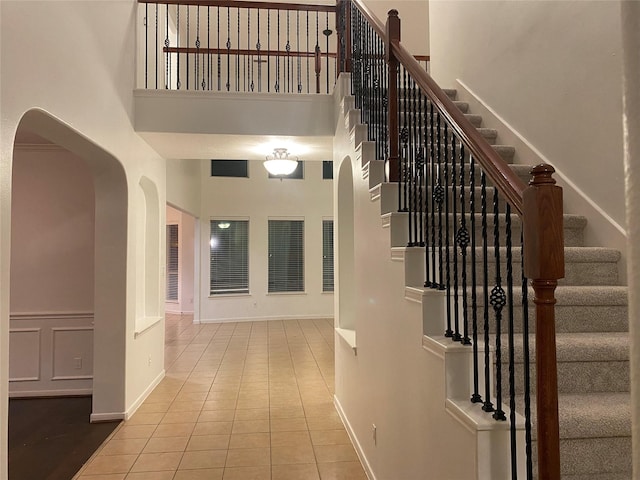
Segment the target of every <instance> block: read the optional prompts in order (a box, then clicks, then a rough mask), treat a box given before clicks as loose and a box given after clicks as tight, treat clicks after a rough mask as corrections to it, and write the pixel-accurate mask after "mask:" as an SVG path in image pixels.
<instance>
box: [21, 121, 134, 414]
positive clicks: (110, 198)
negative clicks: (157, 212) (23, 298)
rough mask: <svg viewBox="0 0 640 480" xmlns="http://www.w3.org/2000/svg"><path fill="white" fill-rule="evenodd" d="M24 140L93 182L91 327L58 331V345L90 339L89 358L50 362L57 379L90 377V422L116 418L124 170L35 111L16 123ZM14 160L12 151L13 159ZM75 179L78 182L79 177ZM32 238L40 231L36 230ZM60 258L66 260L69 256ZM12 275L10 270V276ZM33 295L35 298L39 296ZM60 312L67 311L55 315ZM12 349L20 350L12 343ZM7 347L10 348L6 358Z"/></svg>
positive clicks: (121, 387)
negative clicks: (71, 372) (71, 373)
mask: <svg viewBox="0 0 640 480" xmlns="http://www.w3.org/2000/svg"><path fill="white" fill-rule="evenodd" d="M25 137H26V138H29V137H31V138H35V137H37V138H40V139H44V143H47V144H48V145H50V146H51V147H48V148H55V149H56V151H58V152H59V153H61V154H62V155H65V153H64V152H66V156H67V157H68V158H67V160H69V159H71V158H73V159H74V160H73V161H76V162H82V163H83V164H84V167H85V168H86V174H87V176H86V177H85V178H86V179H92V182H93V190H94V198H93V201H94V212H93V215H94V218H93V222H94V229H93V245H92V250H93V269H92V271H93V274H92V276H93V278H92V282H91V286H90V287H86V286H85V288H88V289H90V290H92V292H91V293H92V304H93V325H92V327H93V328H92V330H91V328H85V327H82V328H85V329H84V330H82V329H80V330H58V331H57V332H62V334H60V336H59V343H60V345H64V344H65V342H67V343H68V342H71V341H72V340H71V339H70V335H71V336H73V334H68V335H66V336H65V335H64V332H81V335H84V337H85V341H86V340H87V338H86V337H87V336H88V335H89V336H90V337H92V340H89V341H90V342H91V343H92V345H91V346H92V351H91V353H90V355H91V356H92V359H91V358H89V357H87V358H84V357H83V356H82V355H77V354H75V353H70V351H67V352H66V353H65V354H61V358H59V359H56V358H55V356H54V357H53V359H51V361H52V362H53V363H55V362H56V361H58V363H59V365H60V368H61V372H62V374H60V375H57V376H58V377H64V376H65V374H64V369H65V368H66V367H68V368H71V369H77V370H80V371H81V372H83V373H84V375H83V376H85V377H88V378H90V379H91V387H90V388H91V391H92V394H93V402H92V414H91V421H101V420H111V419H119V418H121V417H122V413H123V412H124V410H125V339H126V285H127V275H126V274H127V268H126V266H127V265H126V261H127V205H128V200H127V183H126V176H125V172H124V169H123V168H122V165H121V164H120V162H119V161H118V160H117V159H116V158H115V157H113V156H112V155H111V154H109V153H108V152H106V151H105V150H103V149H102V148H100V147H98V146H97V145H95V144H94V143H93V142H91V141H90V140H89V139H87V138H86V137H84V136H82V135H81V134H79V133H78V132H76V131H75V130H73V129H72V128H70V127H69V126H68V125H65V124H64V123H62V122H61V121H59V120H58V119H56V118H54V117H53V116H51V115H50V114H48V113H47V112H45V111H43V110H39V109H33V110H30V111H28V112H27V113H25V114H24V116H23V117H22V119H21V121H20V123H19V125H18V129H17V135H16V140H15V141H14V146H16V145H19V142H20V141H21V139H23V138H25ZM15 158H16V155H15V150H14V161H15ZM69 161H71V160H69ZM78 180H79V181H81V180H82V177H81V178H79V179H78ZM86 193H87V192H85V194H86ZM85 220H86V219H85ZM59 227H60V228H63V227H64V225H62V224H59ZM85 227H86V222H85ZM33 235H43V233H42V232H37V231H36V232H33ZM85 240H86V239H85ZM85 244H86V242H85ZM65 248H70V249H73V245H72V244H70V243H63V244H61V245H59V251H60V252H62V251H63V249H65ZM67 253H68V252H67ZM84 253H85V254H86V253H87V252H84ZM71 254H73V252H71ZM60 257H61V258H62V259H66V260H65V261H69V260H68V255H66V256H65V255H60ZM14 273H15V272H13V271H12V272H11V276H12V278H13V275H14ZM85 273H86V272H85ZM12 287H13V286H12ZM34 294H35V295H36V296H37V294H38V292H34ZM61 308H62V307H61ZM50 313H51V314H52V315H53V314H55V312H50ZM61 313H65V312H63V311H62V312H58V314H61ZM67 313H69V312H67ZM71 313H73V312H71ZM53 316H55V315H53ZM23 340H25V337H23ZM27 340H28V339H27ZM12 347H14V348H18V347H17V346H16V345H12ZM11 349H12V348H11V347H10V355H11ZM87 355H89V354H87ZM78 358H80V360H78ZM87 362H89V363H90V364H91V367H92V368H91V369H90V370H91V371H90V373H87V372H85V371H84V369H85V368H86V367H87V365H86V363H87ZM78 366H80V368H77V367H78ZM54 367H55V365H54ZM51 371H53V370H51ZM52 375H53V377H54V379H53V380H54V381H55V376H56V372H55V371H53V374H52Z"/></svg>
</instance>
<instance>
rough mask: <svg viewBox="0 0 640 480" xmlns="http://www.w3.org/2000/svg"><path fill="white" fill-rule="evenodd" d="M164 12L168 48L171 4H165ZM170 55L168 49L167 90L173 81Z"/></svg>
mask: <svg viewBox="0 0 640 480" xmlns="http://www.w3.org/2000/svg"><path fill="white" fill-rule="evenodd" d="M164 12H165V22H164V25H165V28H166V34H165V37H164V46H165V48H167V49H168V48H169V45H171V42H170V40H169V5H168V4H167V5H165V10H164ZM169 55H170V54H169V51H168V50H167V52H166V59H165V65H164V67H165V70H166V78H165V82H164V88H165V89H167V90H168V89H169V87H170V82H171V71H170V68H169V66H170V65H171V62H170V58H171V57H170V56H169Z"/></svg>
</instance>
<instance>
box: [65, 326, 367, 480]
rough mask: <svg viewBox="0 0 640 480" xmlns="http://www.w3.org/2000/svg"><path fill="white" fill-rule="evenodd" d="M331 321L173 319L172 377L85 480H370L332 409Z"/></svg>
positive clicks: (86, 471) (103, 451) (169, 344)
mask: <svg viewBox="0 0 640 480" xmlns="http://www.w3.org/2000/svg"><path fill="white" fill-rule="evenodd" d="M333 336H334V331H333V323H332V321H330V320H286V321H270V322H251V323H223V324H207V325H194V324H193V323H192V319H191V317H189V316H179V315H167V335H166V348H165V369H166V377H165V378H164V379H163V381H162V382H161V383H160V385H158V387H156V389H155V390H154V391H153V392H152V393H151V395H150V396H149V397H148V398H147V400H146V401H145V402H144V404H143V405H142V406H141V407H140V408H139V409H138V411H137V412H136V413H135V415H133V417H132V418H131V419H130V420H129V421H127V422H123V423H122V424H121V425H120V426H119V427H118V428H117V429H116V431H115V432H114V433H113V435H112V436H111V437H110V438H109V439H108V440H107V441H106V442H105V443H104V444H103V445H102V447H101V448H100V450H98V452H96V454H95V455H94V456H93V457H92V459H91V460H90V461H89V462H88V463H87V464H86V465H85V466H84V467H83V469H82V470H81V471H80V472H79V473H78V475H77V476H76V477H75V478H76V479H77V480H125V479H126V480H147V479H149V480H150V479H153V480H200V479H207V480H216V479H218V480H262V479H270V480H307V479H314V480H338V479H340V480H366V478H367V477H366V475H365V473H364V471H363V469H362V466H361V464H360V462H359V461H358V457H357V455H356V453H355V451H354V449H353V447H352V445H351V443H350V441H349V437H348V436H347V433H346V431H345V430H344V427H343V425H342V422H341V421H340V418H339V417H338V415H337V414H336V411H335V407H334V405H333V385H334V363H333Z"/></svg>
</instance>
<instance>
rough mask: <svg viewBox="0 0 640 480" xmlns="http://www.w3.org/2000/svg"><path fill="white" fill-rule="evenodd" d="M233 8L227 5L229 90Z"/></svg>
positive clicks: (229, 84) (229, 82)
mask: <svg viewBox="0 0 640 480" xmlns="http://www.w3.org/2000/svg"><path fill="white" fill-rule="evenodd" d="M230 63H231V9H230V8H229V7H227V92H228V91H229V90H230V89H231V77H230V72H231V64H230Z"/></svg>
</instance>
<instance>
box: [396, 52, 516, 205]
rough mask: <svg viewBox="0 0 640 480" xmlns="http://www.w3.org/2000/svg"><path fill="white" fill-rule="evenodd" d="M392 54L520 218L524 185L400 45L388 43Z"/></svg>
mask: <svg viewBox="0 0 640 480" xmlns="http://www.w3.org/2000/svg"><path fill="white" fill-rule="evenodd" d="M391 48H392V49H393V54H394V55H395V56H396V57H397V58H398V60H399V61H400V63H401V64H402V65H403V66H404V68H405V69H406V70H407V72H409V73H410V74H411V77H412V78H413V79H414V80H415V82H416V83H417V85H418V86H419V87H420V88H421V89H422V90H423V91H424V92H425V93H426V94H427V96H428V97H429V99H430V100H431V101H432V102H433V103H434V105H436V106H437V107H438V110H439V111H440V113H441V114H442V115H443V116H444V117H445V118H446V119H447V121H448V122H449V124H450V125H451V128H453V129H454V130H455V133H456V134H457V135H458V136H459V137H460V139H461V140H462V142H463V143H466V144H467V146H468V148H469V149H470V150H471V153H473V155H474V158H475V159H476V160H477V161H478V163H480V165H482V168H483V169H484V170H485V172H486V173H487V175H488V176H489V178H490V179H491V181H492V182H494V184H495V185H496V186H497V187H498V190H499V191H500V193H502V194H503V195H504V196H505V197H506V199H507V200H508V201H509V203H510V204H511V207H512V208H513V209H514V210H516V211H517V212H518V214H519V215H522V213H523V209H522V195H523V193H524V190H525V188H526V185H525V183H524V182H523V181H522V180H521V179H520V178H519V177H518V176H517V175H516V174H515V172H514V171H513V170H512V169H511V168H509V166H508V165H507V163H506V162H505V161H504V160H503V159H502V158H501V157H500V155H498V153H496V151H495V150H494V149H493V148H492V147H491V145H489V144H488V143H487V141H486V140H485V139H484V138H483V137H482V135H481V134H480V133H479V132H478V130H477V129H476V128H475V127H474V126H473V125H472V124H471V122H469V120H467V118H466V117H465V116H464V114H463V113H462V112H461V111H460V109H459V108H457V107H456V106H455V105H454V103H453V102H452V101H451V100H450V99H449V97H448V96H447V94H446V93H444V91H443V90H442V89H441V88H440V87H439V86H438V84H437V83H436V82H435V81H434V80H433V79H432V78H431V76H430V75H429V74H428V73H427V72H426V71H425V70H424V68H422V67H421V66H420V64H419V63H418V61H417V60H416V59H415V58H414V57H413V55H411V54H410V53H409V52H408V51H407V50H406V49H405V48H404V47H403V46H402V44H401V43H398V44H391Z"/></svg>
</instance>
